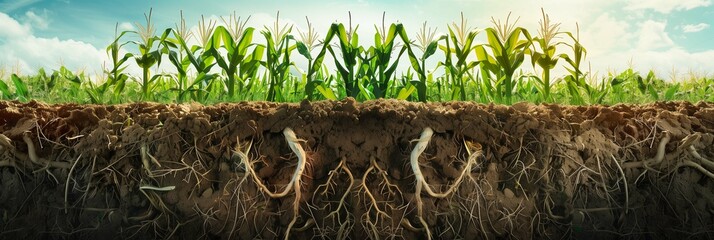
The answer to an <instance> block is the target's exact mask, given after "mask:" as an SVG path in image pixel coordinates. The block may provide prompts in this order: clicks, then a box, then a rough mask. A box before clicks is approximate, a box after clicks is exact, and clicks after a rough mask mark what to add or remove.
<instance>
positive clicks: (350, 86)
mask: <svg viewBox="0 0 714 240" xmlns="http://www.w3.org/2000/svg"><path fill="white" fill-rule="evenodd" d="M349 19H350V20H349V30H346V29H345V25H344V24H342V23H340V24H337V23H334V24H332V26H331V27H330V31H329V32H328V36H327V38H331V37H332V35H336V36H337V38H338V39H339V43H338V45H337V47H338V48H339V49H340V53H341V60H342V61H340V58H338V57H337V55H336V54H335V51H334V50H333V48H332V45H328V47H327V50H328V51H329V52H330V54H331V55H332V58H333V59H334V60H335V66H336V67H337V71H338V73H339V77H341V80H342V81H340V82H341V83H344V89H345V93H346V94H347V96H348V97H354V98H356V97H357V96H358V95H359V92H360V85H359V79H358V78H357V77H356V73H357V69H356V68H355V67H356V66H357V58H358V56H359V54H360V53H361V52H362V51H364V47H362V46H359V35H358V34H357V29H359V25H357V26H356V27H355V28H354V29H352V14H351V13H349ZM325 44H329V42H325Z"/></svg>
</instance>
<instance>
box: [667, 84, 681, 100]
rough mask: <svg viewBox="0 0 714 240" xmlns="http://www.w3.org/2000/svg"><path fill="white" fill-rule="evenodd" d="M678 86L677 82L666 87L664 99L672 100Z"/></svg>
mask: <svg viewBox="0 0 714 240" xmlns="http://www.w3.org/2000/svg"><path fill="white" fill-rule="evenodd" d="M679 87H680V84H679V83H677V84H675V85H674V86H671V87H669V88H667V91H666V92H665V93H664V100H665V101H672V100H674V96H675V94H676V93H677V92H678V91H679Z"/></svg>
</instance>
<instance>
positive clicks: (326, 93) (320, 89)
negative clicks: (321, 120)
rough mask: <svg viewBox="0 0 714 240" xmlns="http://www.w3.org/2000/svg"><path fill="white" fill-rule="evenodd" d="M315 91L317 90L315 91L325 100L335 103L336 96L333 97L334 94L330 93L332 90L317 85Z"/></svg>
mask: <svg viewBox="0 0 714 240" xmlns="http://www.w3.org/2000/svg"><path fill="white" fill-rule="evenodd" d="M315 89H317V91H318V92H320V94H322V96H323V97H325V98H326V99H328V100H333V101H337V96H336V95H335V92H333V91H332V89H330V88H325V87H324V86H322V85H318V86H317V87H316V88H315Z"/></svg>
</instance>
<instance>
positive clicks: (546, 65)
mask: <svg viewBox="0 0 714 240" xmlns="http://www.w3.org/2000/svg"><path fill="white" fill-rule="evenodd" d="M540 10H541V13H542V14H543V19H542V20H541V21H540V22H539V24H540V28H539V29H538V36H537V37H535V38H533V39H531V40H530V41H532V42H535V43H538V47H539V48H540V49H535V44H533V47H534V49H533V50H532V51H529V50H530V49H527V50H526V53H529V54H530V55H531V63H532V64H533V67H535V66H536V65H538V66H539V67H540V68H541V70H543V72H542V75H541V78H534V79H535V80H536V81H537V82H538V84H539V85H540V86H539V87H538V88H539V89H538V90H539V92H540V93H541V96H542V98H543V101H547V102H549V101H552V100H553V99H552V98H551V96H550V91H551V87H552V84H551V81H550V70H552V69H553V68H555V66H556V65H557V64H558V59H559V55H556V52H555V50H556V47H557V46H558V45H560V44H562V42H553V41H554V40H555V39H556V38H557V36H558V34H560V32H559V30H560V23H555V24H554V23H551V22H550V17H549V16H548V15H547V14H545V11H544V10H543V8H541V9H540Z"/></svg>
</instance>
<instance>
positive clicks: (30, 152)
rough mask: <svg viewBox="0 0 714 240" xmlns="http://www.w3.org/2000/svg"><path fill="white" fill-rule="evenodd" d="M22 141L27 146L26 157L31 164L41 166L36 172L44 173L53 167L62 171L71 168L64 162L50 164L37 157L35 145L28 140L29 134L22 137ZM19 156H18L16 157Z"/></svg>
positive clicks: (26, 133)
mask: <svg viewBox="0 0 714 240" xmlns="http://www.w3.org/2000/svg"><path fill="white" fill-rule="evenodd" d="M22 140H23V141H25V144H27V156H28V158H29V159H30V161H31V162H32V163H35V164H37V165H41V166H43V168H42V169H40V170H37V171H36V172H38V171H44V170H46V169H47V168H50V167H53V168H63V169H69V168H71V167H72V166H71V165H70V164H69V163H66V162H52V161H49V160H47V159H44V158H40V157H39V156H37V152H36V151H35V143H33V142H32V139H30V132H29V131H27V132H25V133H24V134H23V135H22ZM18 156H20V155H18Z"/></svg>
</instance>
